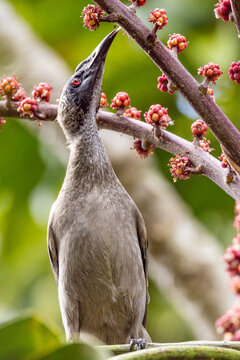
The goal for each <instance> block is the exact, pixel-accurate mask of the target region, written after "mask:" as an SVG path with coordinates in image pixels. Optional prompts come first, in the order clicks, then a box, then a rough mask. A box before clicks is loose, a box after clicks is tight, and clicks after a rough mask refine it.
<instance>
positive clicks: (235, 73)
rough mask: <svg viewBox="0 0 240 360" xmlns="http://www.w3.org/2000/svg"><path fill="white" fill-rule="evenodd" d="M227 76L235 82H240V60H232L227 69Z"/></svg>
mask: <svg viewBox="0 0 240 360" xmlns="http://www.w3.org/2000/svg"><path fill="white" fill-rule="evenodd" d="M228 76H229V78H230V80H234V81H235V82H236V83H237V84H240V60H239V61H238V62H237V63H236V62H232V63H231V65H230V68H229V69H228Z"/></svg>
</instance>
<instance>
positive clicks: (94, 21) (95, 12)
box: [82, 5, 103, 31]
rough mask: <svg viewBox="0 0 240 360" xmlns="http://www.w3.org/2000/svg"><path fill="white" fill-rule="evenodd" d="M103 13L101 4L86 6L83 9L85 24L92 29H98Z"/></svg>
mask: <svg viewBox="0 0 240 360" xmlns="http://www.w3.org/2000/svg"><path fill="white" fill-rule="evenodd" d="M102 15H103V11H102V9H101V8H100V7H99V6H95V5H88V6H86V7H85V8H84V9H83V11H82V16H83V23H84V26H85V27H88V28H89V29H90V30H91V31H93V30H96V29H97V28H98V27H99V24H100V18H101V16H102Z"/></svg>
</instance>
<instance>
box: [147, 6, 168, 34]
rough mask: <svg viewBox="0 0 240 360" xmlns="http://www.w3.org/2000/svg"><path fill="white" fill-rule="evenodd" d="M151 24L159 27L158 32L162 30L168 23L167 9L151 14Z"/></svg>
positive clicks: (154, 11) (156, 10)
mask: <svg viewBox="0 0 240 360" xmlns="http://www.w3.org/2000/svg"><path fill="white" fill-rule="evenodd" d="M148 21H149V22H152V23H153V24H156V25H157V28H158V30H160V29H162V28H163V27H164V26H166V25H167V23H168V17H167V12H166V10H165V9H155V10H153V11H151V12H150V18H149V19H148Z"/></svg>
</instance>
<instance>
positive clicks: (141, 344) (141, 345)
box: [130, 338, 146, 351]
mask: <svg viewBox="0 0 240 360" xmlns="http://www.w3.org/2000/svg"><path fill="white" fill-rule="evenodd" d="M135 345H137V350H142V349H145V347H146V340H145V339H142V338H139V339H135V338H131V340H130V351H133V349H134V346H135Z"/></svg>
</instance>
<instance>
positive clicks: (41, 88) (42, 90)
mask: <svg viewBox="0 0 240 360" xmlns="http://www.w3.org/2000/svg"><path fill="white" fill-rule="evenodd" d="M52 89H53V88H52V87H51V86H49V85H48V83H45V82H41V83H39V84H38V85H36V86H34V90H33V92H32V96H33V97H34V99H36V100H37V102H40V101H46V102H49V100H50V95H51V92H52Z"/></svg>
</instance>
